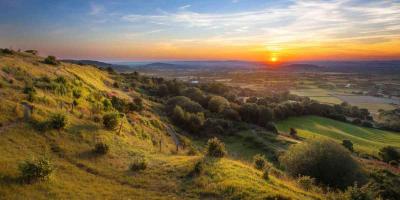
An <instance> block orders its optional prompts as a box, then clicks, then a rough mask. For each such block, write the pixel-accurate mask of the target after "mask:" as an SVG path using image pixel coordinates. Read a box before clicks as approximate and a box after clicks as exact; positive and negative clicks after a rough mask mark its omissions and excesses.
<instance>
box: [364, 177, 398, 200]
mask: <svg viewBox="0 0 400 200" xmlns="http://www.w3.org/2000/svg"><path fill="white" fill-rule="evenodd" d="M399 186H400V175H399V174H396V173H393V172H391V171H389V170H377V171H374V172H372V173H371V175H370V179H369V183H368V184H367V189H368V190H369V191H372V193H373V194H374V196H376V197H378V196H379V197H381V199H385V200H398V199H400V190H399Z"/></svg>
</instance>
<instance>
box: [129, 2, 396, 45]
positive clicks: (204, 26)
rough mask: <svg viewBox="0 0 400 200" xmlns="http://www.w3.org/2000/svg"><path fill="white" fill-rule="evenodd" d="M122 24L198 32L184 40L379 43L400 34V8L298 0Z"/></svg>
mask: <svg viewBox="0 0 400 200" xmlns="http://www.w3.org/2000/svg"><path fill="white" fill-rule="evenodd" d="M183 7H185V6H182V7H181V8H183ZM185 8H186V7H185ZM122 20H124V21H126V22H130V23H132V24H133V26H134V25H135V24H139V23H146V24H149V25H151V24H152V26H160V27H164V28H168V27H172V28H173V29H174V30H183V29H185V30H193V31H192V32H194V33H192V34H186V35H185V34H182V35H180V37H183V38H181V39H192V38H195V39H194V40H197V39H205V40H212V41H214V42H219V43H233V42H236V43H239V44H240V43H243V44H249V43H254V44H256V43H264V44H267V45H269V44H274V45H279V44H287V43H293V42H320V41H326V40H331V41H335V40H338V41H344V40H352V39H354V38H358V37H362V38H364V39H365V38H374V41H375V42H377V41H387V40H388V39H389V40H390V38H391V37H393V35H397V36H400V4H399V3H394V2H390V1H374V2H368V3H360V2H358V3H357V2H353V1H350V0H339V1H296V2H294V3H293V4H290V5H288V6H286V7H268V8H264V9H259V10H253V11H244V12H233V13H218V14H216V13H199V12H194V11H187V10H185V9H180V10H179V11H177V12H161V13H160V14H157V15H137V14H131V15H125V16H123V17H122ZM210 38H211V39H210ZM212 38H214V39H212ZM363 41H365V40H363Z"/></svg>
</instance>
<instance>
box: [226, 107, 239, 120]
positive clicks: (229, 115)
mask: <svg viewBox="0 0 400 200" xmlns="http://www.w3.org/2000/svg"><path fill="white" fill-rule="evenodd" d="M222 115H223V116H224V118H226V119H229V120H232V121H240V115H239V113H238V112H237V111H236V110H233V109H232V108H226V109H225V110H224V111H222Z"/></svg>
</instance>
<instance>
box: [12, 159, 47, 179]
mask: <svg viewBox="0 0 400 200" xmlns="http://www.w3.org/2000/svg"><path fill="white" fill-rule="evenodd" d="M19 171H20V172H21V177H20V178H21V180H22V181H23V182H27V183H32V182H35V181H40V180H45V179H46V178H48V177H49V175H50V174H51V173H52V172H53V171H54V166H53V164H52V163H51V161H50V160H49V159H47V158H41V159H38V160H33V161H25V162H23V163H22V164H20V165H19Z"/></svg>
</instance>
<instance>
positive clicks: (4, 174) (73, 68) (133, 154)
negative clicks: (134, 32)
mask: <svg viewBox="0 0 400 200" xmlns="http://www.w3.org/2000/svg"><path fill="white" fill-rule="evenodd" d="M41 61H42V58H39V57H34V56H30V55H25V54H24V53H18V54H17V55H13V56H6V57H0V66H9V67H11V68H15V69H17V67H20V68H21V69H22V70H24V71H26V72H27V75H26V76H25V77H22V78H18V77H17V76H15V75H13V74H11V75H6V74H5V73H0V78H1V79H5V80H7V79H8V78H13V79H14V78H15V81H14V83H13V84H7V85H4V88H2V89H1V90H0V122H1V123H2V124H3V127H0V155H1V156H0V199H233V198H234V197H242V199H262V197H264V196H269V195H276V194H283V195H285V196H288V197H291V198H292V199H319V198H320V196H319V195H318V194H316V193H312V192H305V191H303V190H301V189H299V188H298V187H297V186H296V185H295V184H294V182H293V181H291V180H283V179H278V178H276V177H273V176H271V179H270V180H269V181H265V180H264V179H263V178H262V177H261V172H260V171H257V170H255V169H254V168H253V167H252V166H251V165H249V164H247V163H248V162H242V161H240V160H235V159H236V157H235V156H231V157H228V158H224V159H221V160H219V161H212V162H211V161H210V162H209V163H208V164H207V168H206V173H205V174H204V175H202V176H201V177H197V178H192V177H188V176H187V175H188V174H189V172H190V171H191V170H192V169H193V165H194V163H195V162H196V161H197V160H199V159H202V158H201V156H187V155H186V153H187V150H185V151H182V150H180V151H179V153H176V152H175V150H174V149H175V144H174V142H173V140H172V138H171V136H170V135H169V134H168V133H167V132H166V130H165V129H164V127H166V126H167V125H169V124H166V123H168V122H166V120H163V116H160V115H159V114H157V112H154V110H156V108H157V106H159V105H158V104H156V103H154V102H151V101H147V100H144V101H145V102H144V103H145V105H146V111H143V112H142V113H136V112H134V113H130V114H128V115H127V116H126V118H127V119H129V120H130V121H132V122H133V123H129V122H128V120H126V119H125V120H124V124H123V126H122V131H121V133H120V134H117V132H116V131H109V130H106V129H104V127H103V126H102V124H101V123H95V122H94V121H93V120H92V119H91V116H90V114H89V111H88V109H90V104H89V102H88V101H87V100H86V99H88V98H89V97H91V95H90V94H93V93H99V92H114V93H115V94H116V95H118V96H119V97H121V98H132V97H134V96H137V92H124V91H122V90H119V89H116V88H113V87H112V86H111V85H110V83H111V82H112V81H113V79H112V78H113V77H112V76H110V75H109V74H108V73H106V72H104V71H101V70H99V69H96V68H93V67H89V66H84V67H82V66H77V65H73V64H66V63H62V64H61V66H58V67H55V66H49V65H45V64H42V63H41ZM43 75H46V76H48V77H50V78H51V79H54V78H55V77H56V75H57V76H58V75H63V76H64V77H66V79H67V80H68V81H69V82H70V83H72V82H73V81H76V79H77V77H79V82H81V84H82V85H80V86H79V87H78V86H76V87H78V88H80V89H82V90H83V93H82V97H81V98H80V101H81V103H80V104H79V106H78V108H76V109H75V111H74V112H73V113H71V112H70V111H69V109H68V111H67V110H66V109H65V108H60V107H59V102H61V101H62V102H72V95H71V94H69V95H64V96H60V95H57V94H54V93H51V92H49V91H46V90H42V89H39V88H37V92H38V97H42V96H46V99H48V102H44V101H37V100H35V101H34V102H33V103H32V105H34V107H35V109H34V112H33V114H32V117H35V118H36V119H40V120H44V119H47V118H48V117H49V116H50V114H52V113H65V114H66V115H67V117H68V122H69V123H68V125H67V126H66V127H65V129H64V130H61V131H56V130H49V131H45V132H40V131H36V130H35V129H34V128H33V127H32V126H31V125H30V124H29V123H26V122H24V121H23V120H22V115H23V108H22V106H21V105H20V103H21V101H22V100H23V99H24V98H26V97H25V96H26V95H25V94H23V93H22V88H23V87H24V85H25V82H26V81H29V80H30V78H39V77H40V76H43ZM152 111H153V112H152ZM103 113H104V112H103ZM103 113H100V114H103ZM241 134H244V135H242V136H234V137H233V138H230V140H228V144H227V146H228V148H229V151H230V152H231V153H232V155H235V154H236V155H241V157H245V158H247V159H251V157H252V155H253V154H255V153H258V152H259V151H258V150H257V148H254V147H253V146H252V145H251V144H249V145H246V146H241V145H240V142H241V141H244V140H245V139H244V138H243V136H246V135H248V134H251V133H249V132H246V133H241ZM160 140H161V141H162V150H161V152H160V150H159V146H158V141H160ZM257 140H261V141H262V138H261V137H260V138H258V139H257ZM99 141H102V142H105V143H107V144H108V145H109V146H110V152H109V153H108V154H107V155H102V156H99V155H96V154H94V153H93V151H92V150H93V148H94V146H95V144H96V143H97V142H99ZM246 141H248V140H246ZM265 144H266V145H269V144H270V143H268V142H267V141H265ZM203 145H204V144H203ZM242 152H244V153H242ZM43 155H45V156H46V157H50V159H51V160H52V162H53V163H54V165H55V167H56V170H55V171H54V173H53V174H52V175H51V177H50V179H49V180H47V181H43V182H37V183H32V184H22V183H21V182H20V181H19V179H18V178H19V176H20V173H19V170H18V165H19V164H20V163H21V162H23V161H24V160H27V159H31V158H32V157H36V158H37V157H41V156H43ZM139 156H140V157H143V156H144V157H145V158H146V159H147V160H148V167H147V168H146V169H145V170H144V171H140V172H132V171H130V170H129V165H130V164H131V162H132V161H133V160H134V159H136V158H137V157H139ZM214 197H215V198H214Z"/></svg>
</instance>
